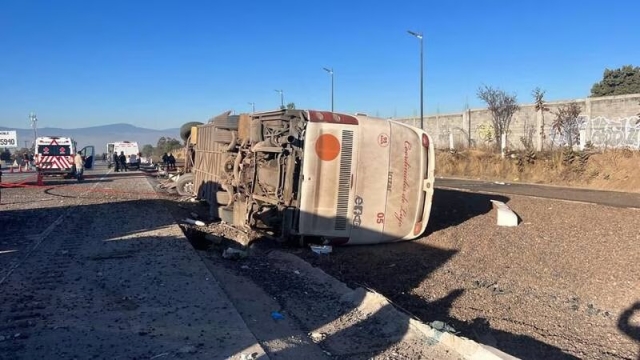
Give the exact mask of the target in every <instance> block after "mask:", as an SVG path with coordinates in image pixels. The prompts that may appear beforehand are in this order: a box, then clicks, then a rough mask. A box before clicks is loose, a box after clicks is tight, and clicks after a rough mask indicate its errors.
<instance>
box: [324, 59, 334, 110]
mask: <svg viewBox="0 0 640 360" xmlns="http://www.w3.org/2000/svg"><path fill="white" fill-rule="evenodd" d="M323 69H324V71H326V72H328V73H329V74H330V75H331V112H333V68H331V69H329V68H323Z"/></svg>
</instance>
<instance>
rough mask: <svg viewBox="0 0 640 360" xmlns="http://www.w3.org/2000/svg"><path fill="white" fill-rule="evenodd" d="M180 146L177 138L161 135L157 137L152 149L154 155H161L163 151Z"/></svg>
mask: <svg viewBox="0 0 640 360" xmlns="http://www.w3.org/2000/svg"><path fill="white" fill-rule="evenodd" d="M180 148H182V143H181V142H180V140H178V139H174V138H172V137H164V136H163V137H161V138H160V139H158V143H157V144H156V148H155V151H154V155H156V156H162V154H164V153H171V152H175V151H176V150H178V149H180Z"/></svg>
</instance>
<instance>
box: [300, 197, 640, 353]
mask: <svg viewBox="0 0 640 360" xmlns="http://www.w3.org/2000/svg"><path fill="white" fill-rule="evenodd" d="M489 199H498V200H503V201H508V204H509V205H510V206H511V208H512V209H514V210H515V211H516V212H517V213H518V215H519V216H520V217H521V218H522V219H523V221H522V223H521V224H520V225H519V226H518V227H517V228H500V227H497V226H496V225H495V224H496V218H495V212H493V211H490V205H489ZM638 219H640V211H637V210H631V209H618V208H611V207H605V206H597V205H586V204H577V203H570V202H563V201H553V200H542V199H532V198H527V197H520V196H512V197H511V198H510V199H509V198H505V197H500V196H490V195H481V194H472V193H465V192H459V191H454V190H440V189H439V190H437V191H436V195H435V199H434V209H433V211H432V217H431V219H430V224H429V229H428V235H427V236H426V237H424V238H422V239H420V240H418V241H413V242H407V243H400V244H391V245H382V246H366V247H343V248H339V249H335V251H334V253H333V254H332V255H331V256H329V257H325V258H318V257H316V256H314V255H313V254H310V253H309V252H308V251H297V253H298V254H299V255H300V256H302V257H303V258H304V259H306V260H307V261H309V262H310V263H312V264H314V265H316V266H318V267H320V268H322V269H323V270H325V271H326V272H328V273H329V274H332V275H334V276H335V277H337V278H338V279H340V280H343V281H345V282H346V283H347V284H349V285H354V286H355V285H356V284H365V285H367V286H368V287H371V288H373V289H375V290H377V291H379V292H380V293H382V294H383V295H385V296H387V297H389V298H390V299H391V300H392V301H394V302H395V303H396V304H398V305H399V306H401V307H403V308H404V309H407V310H408V311H410V312H411V313H412V314H414V315H416V316H417V317H419V318H420V319H422V320H423V321H425V322H429V321H433V320H442V321H445V322H447V323H448V324H450V325H451V326H453V327H454V328H455V329H456V330H458V331H460V332H461V334H462V335H463V336H466V337H469V338H472V339H476V340H478V341H480V342H483V343H485V344H489V345H495V346H496V347H497V348H499V349H501V350H503V351H505V352H507V353H509V354H512V355H514V356H517V357H520V358H523V359H565V358H583V359H637V358H638V356H640V350H639V349H640V335H639V334H637V331H638V330H635V331H636V333H635V335H633V334H632V332H633V330H632V329H631V328H630V327H625V326H624V325H622V326H618V320H619V317H620V316H621V314H622V313H623V312H624V311H625V310H628V309H630V308H631V307H632V306H633V305H634V303H637V302H638V301H640V251H638V249H639V248H638V244H640V222H638ZM637 310H640V309H637ZM635 316H636V317H635V318H633V317H632V320H635V321H636V323H634V324H635V326H636V327H637V326H640V311H639V312H636V315H635ZM627 333H629V334H627ZM632 336H635V340H634V339H632Z"/></svg>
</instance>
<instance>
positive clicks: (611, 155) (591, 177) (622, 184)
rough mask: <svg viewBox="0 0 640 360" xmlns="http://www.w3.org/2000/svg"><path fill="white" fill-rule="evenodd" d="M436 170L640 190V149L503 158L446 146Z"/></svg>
mask: <svg viewBox="0 0 640 360" xmlns="http://www.w3.org/2000/svg"><path fill="white" fill-rule="evenodd" d="M436 174H437V175H438V176H457V177H468V178H472V179H478V180H502V181H509V182H528V183H537V184H550V185H567V186H578V187H585V188H590V189H599V190H616V191H627V192H629V191H630V192H640V151H633V150H607V151H596V150H588V151H582V152H581V151H576V152H573V153H567V152H566V151H563V150H555V151H545V152H541V153H535V152H526V151H522V152H514V153H513V154H510V155H509V156H507V158H506V159H502V158H501V157H500V155H499V154H495V153H494V152H492V151H491V149H471V150H460V151H455V152H450V151H448V150H442V151H438V152H437V155H436Z"/></svg>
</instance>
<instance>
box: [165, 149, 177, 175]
mask: <svg viewBox="0 0 640 360" xmlns="http://www.w3.org/2000/svg"><path fill="white" fill-rule="evenodd" d="M162 163H163V164H164V168H165V169H167V171H171V170H175V169H176V158H175V157H174V156H173V154H171V153H169V154H167V153H164V155H162Z"/></svg>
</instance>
